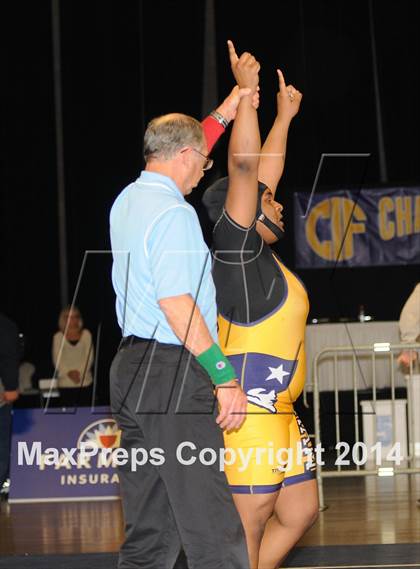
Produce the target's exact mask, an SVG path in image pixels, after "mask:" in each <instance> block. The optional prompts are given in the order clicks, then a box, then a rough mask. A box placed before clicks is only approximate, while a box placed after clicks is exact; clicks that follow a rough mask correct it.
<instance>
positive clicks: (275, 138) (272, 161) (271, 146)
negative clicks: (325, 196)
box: [258, 69, 302, 195]
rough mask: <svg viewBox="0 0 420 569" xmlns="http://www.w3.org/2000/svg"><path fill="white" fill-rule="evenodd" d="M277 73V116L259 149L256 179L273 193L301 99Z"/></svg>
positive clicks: (297, 92) (281, 170)
mask: <svg viewBox="0 0 420 569" xmlns="http://www.w3.org/2000/svg"><path fill="white" fill-rule="evenodd" d="M277 75H278V78H279V90H278V93H277V116H276V118H275V120H274V123H273V126H272V127H271V130H270V132H269V134H268V136H267V139H266V141H265V143H264V145H263V147H262V149H261V157H260V163H259V166H258V180H259V181H260V182H262V183H263V184H265V185H266V186H268V187H269V188H270V190H271V191H272V193H273V195H274V193H275V191H276V188H277V185H278V183H279V180H280V178H281V176H282V174H283V170H284V161H285V158H286V146H287V134H288V132H289V126H290V123H291V122H292V119H293V117H294V116H295V115H296V114H297V113H298V111H299V107H300V103H301V101H302V93H301V92H300V91H298V90H297V89H295V88H294V87H293V85H286V82H285V80H284V77H283V73H282V72H281V71H280V69H277Z"/></svg>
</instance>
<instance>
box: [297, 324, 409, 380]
mask: <svg viewBox="0 0 420 569" xmlns="http://www.w3.org/2000/svg"><path fill="white" fill-rule="evenodd" d="M379 342H389V343H390V344H399V343H400V338H399V329H398V322H346V323H335V324H310V325H308V326H307V327H306V339H305V348H306V364H307V372H306V377H307V390H308V391H311V390H312V386H311V383H312V381H313V362H314V358H315V356H316V355H317V354H318V353H319V352H320V351H322V350H324V349H326V348H332V347H338V346H372V347H373V344H375V343H379ZM353 354H354V352H353V351H350V352H347V353H345V352H339V354H338V358H337V384H338V389H339V390H340V391H342V390H350V389H353V373H354V372H353V367H355V375H356V386H357V389H358V390H363V389H369V388H371V387H372V378H373V373H372V353H371V352H364V353H362V354H357V356H356V365H355V366H354V359H353ZM396 355H397V354H396V353H394V358H393V362H392V363H391V356H390V352H376V353H375V360H376V363H375V372H376V373H375V380H376V387H377V389H382V388H387V387H388V388H389V387H391V368H393V369H394V374H395V375H394V378H395V387H405V386H406V380H405V379H404V374H403V373H402V371H401V370H400V368H399V366H398V364H397V361H396V357H395V356H396ZM318 382H319V390H320V391H333V390H334V356H333V353H331V352H330V353H328V354H325V355H323V356H321V358H320V360H319V363H318Z"/></svg>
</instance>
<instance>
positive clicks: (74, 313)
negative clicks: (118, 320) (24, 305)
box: [52, 306, 94, 403]
mask: <svg viewBox="0 0 420 569" xmlns="http://www.w3.org/2000/svg"><path fill="white" fill-rule="evenodd" d="M58 327H59V331H58V332H56V333H55V334H54V338H53V343H52V359H53V362H54V366H55V375H56V377H57V379H58V387H59V389H60V392H61V393H62V394H63V392H64V391H65V390H67V389H74V388H76V387H77V388H87V387H89V386H91V385H92V382H93V377H92V365H93V360H94V350H93V344H92V335H91V333H90V332H89V330H87V329H86V328H83V320H82V316H81V314H80V311H79V309H78V308H77V307H76V306H73V307H71V306H67V307H66V308H64V309H63V310H62V311H61V312H60V316H59V319H58ZM89 391H90V390H89ZM83 399H84V400H85V399H86V397H83ZM72 400H73V403H77V401H76V398H75V397H72ZM79 403H80V401H79Z"/></svg>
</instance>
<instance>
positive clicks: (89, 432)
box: [77, 419, 121, 448]
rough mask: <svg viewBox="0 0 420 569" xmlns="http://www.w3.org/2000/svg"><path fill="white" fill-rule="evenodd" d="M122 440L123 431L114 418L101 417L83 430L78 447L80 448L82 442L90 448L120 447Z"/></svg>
mask: <svg viewBox="0 0 420 569" xmlns="http://www.w3.org/2000/svg"><path fill="white" fill-rule="evenodd" d="M120 440H121V431H120V429H119V428H118V425H117V423H116V422H115V421H114V419H100V420H99V421H95V422H94V423H91V424H90V425H88V426H87V427H86V429H84V431H82V433H81V434H80V436H79V438H78V440H77V448H80V445H81V443H85V444H86V446H89V447H90V448H92V447H97V448H118V447H119V446H120Z"/></svg>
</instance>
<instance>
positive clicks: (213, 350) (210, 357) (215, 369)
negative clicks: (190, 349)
mask: <svg viewBox="0 0 420 569" xmlns="http://www.w3.org/2000/svg"><path fill="white" fill-rule="evenodd" d="M197 361H198V363H199V364H200V365H201V367H203V368H204V369H205V370H206V372H207V373H208V374H209V376H210V378H211V380H212V382H213V383H214V385H221V384H222V383H226V382H227V381H232V379H235V378H236V373H235V369H234V367H233V365H232V364H231V363H230V361H229V360H228V359H227V357H226V356H225V355H224V354H223V352H222V350H221V349H220V348H219V346H218V345H217V344H213V345H212V346H210V348H209V349H208V350H206V351H205V352H203V353H202V354H200V355H199V356H197Z"/></svg>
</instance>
